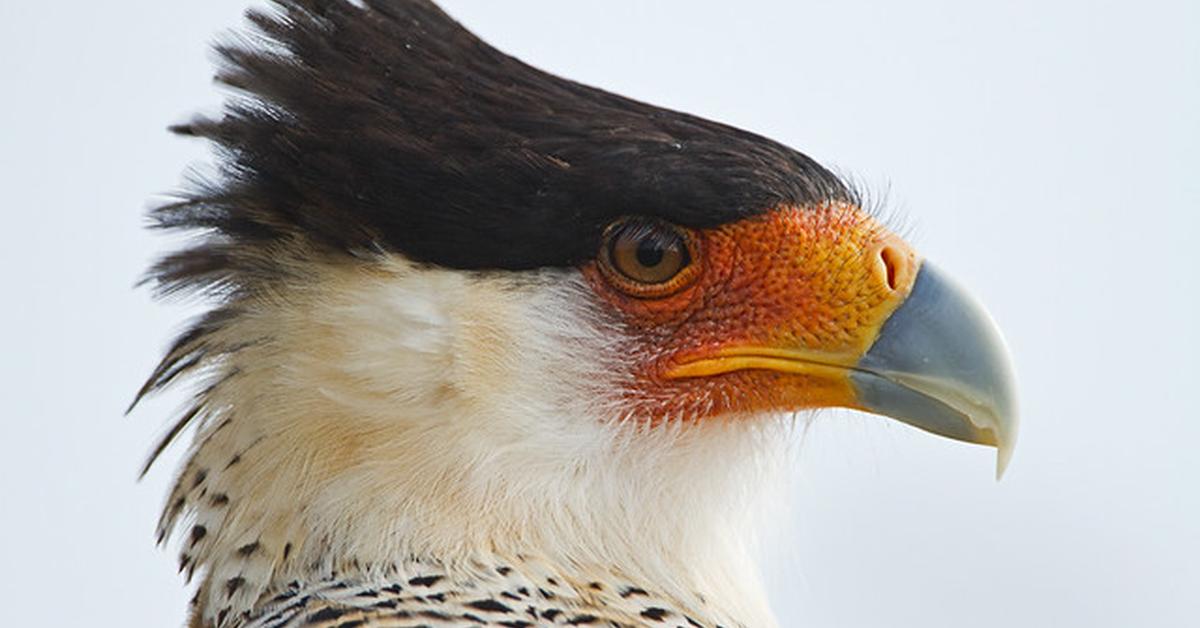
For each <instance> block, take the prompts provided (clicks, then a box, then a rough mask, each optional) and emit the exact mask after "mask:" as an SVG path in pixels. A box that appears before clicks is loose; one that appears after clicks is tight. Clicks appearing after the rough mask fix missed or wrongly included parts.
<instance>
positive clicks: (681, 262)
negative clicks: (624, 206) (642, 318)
mask: <svg viewBox="0 0 1200 628" xmlns="http://www.w3.org/2000/svg"><path fill="white" fill-rule="evenodd" d="M691 244H692V243H691V238H689V237H688V234H687V233H686V232H684V231H683V230H682V229H680V228H678V227H675V226H674V225H670V224H667V223H664V222H661V221H656V220H650V219H647V218H629V219H625V220H621V221H618V222H616V223H614V224H613V225H612V226H610V227H609V228H608V231H606V232H605V236H604V250H603V254H602V255H601V267H602V268H603V269H604V270H605V274H606V275H607V276H608V278H609V280H610V281H612V282H613V283H615V284H616V285H617V287H619V288H621V289H623V290H624V291H625V292H629V293H631V294H633V295H635V296H647V297H653V296H663V295H666V294H669V293H671V292H673V291H675V290H676V289H678V288H680V287H682V286H683V284H684V283H685V282H686V281H687V279H688V278H690V277H691V275H692V273H691V272H688V271H689V270H690V269H692V268H693V266H694V265H693V264H692V246H691Z"/></svg>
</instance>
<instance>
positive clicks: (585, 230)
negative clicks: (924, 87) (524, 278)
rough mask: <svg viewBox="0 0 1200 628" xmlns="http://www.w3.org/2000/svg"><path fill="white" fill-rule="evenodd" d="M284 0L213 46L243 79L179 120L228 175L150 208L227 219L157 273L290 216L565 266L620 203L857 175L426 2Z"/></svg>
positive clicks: (276, 234) (731, 211)
mask: <svg viewBox="0 0 1200 628" xmlns="http://www.w3.org/2000/svg"><path fill="white" fill-rule="evenodd" d="M276 4H277V5H278V11H277V12H275V13H272V14H264V13H251V14H250V20H251V21H252V22H253V24H254V25H255V26H256V28H257V30H258V32H257V34H256V36H255V37H254V38H250V39H246V40H243V41H240V42H237V43H231V44H226V45H223V46H220V47H219V51H220V54H221V57H222V60H223V67H222V69H221V71H220V73H219V76H218V78H219V80H220V81H222V82H224V83H226V84H228V85H230V86H232V87H234V88H236V89H237V90H238V92H239V95H238V96H237V97H235V98H234V99H233V100H232V101H231V102H230V103H229V105H228V106H227V110H226V112H225V115H224V116H223V117H222V118H221V119H219V120H208V119H197V120H194V121H192V122H190V123H188V124H185V125H180V126H177V127H175V130H176V132H178V133H181V134H185V135H190V136H198V137H203V138H207V139H209V140H211V141H213V142H214V143H215V144H216V145H217V146H218V147H219V149H220V153H221V155H222V164H221V167H222V171H221V177H220V180H219V181H217V182H216V183H215V184H213V185H210V186H205V187H204V189H200V190H196V191H195V192H194V193H192V194H190V195H188V196H187V197H186V198H185V199H183V200H182V202H177V203H172V204H170V205H167V206H164V207H162V208H160V209H158V210H157V211H156V212H155V217H156V219H157V221H158V223H159V224H160V225H161V226H164V227H169V228H199V229H206V230H214V231H215V232H216V233H217V234H219V235H220V236H221V237H220V238H218V239H216V240H215V241H213V242H209V243H208V244H207V245H205V246H201V247H199V248H196V249H192V250H190V251H186V252H184V254H183V256H182V257H176V258H172V259H170V260H168V261H167V262H166V263H164V264H161V265H160V266H159V267H158V268H157V269H156V273H157V278H158V279H160V280H161V281H162V282H163V283H165V284H168V285H177V284H179V283H184V284H187V283H189V279H191V280H194V281H196V282H198V283H200V284H203V285H210V284H212V283H223V282H226V281H229V280H230V276H231V275H233V276H236V275H237V274H238V271H239V268H238V267H237V259H235V258H236V255H235V254H231V251H230V249H238V248H240V247H247V246H262V245H263V244H265V243H269V242H271V241H273V240H278V239H283V238H289V237H295V236H296V235H300V236H301V237H303V238H305V239H307V240H309V241H311V242H312V243H315V244H317V245H319V246H323V247H329V248H330V249H332V250H335V251H344V252H354V251H358V250H380V249H382V250H387V251H395V252H399V253H401V254H403V255H405V256H407V257H409V258H411V259H414V260H417V261H421V262H429V263H433V264H438V265H442V266H448V267H453V268H462V269H510V270H521V269H530V268H536V267H541V266H568V265H575V264H579V263H582V262H585V261H587V260H589V259H591V258H593V257H594V255H595V254H596V252H597V249H598V242H599V238H600V234H601V232H602V231H603V229H604V227H605V226H606V225H607V224H608V223H609V222H611V221H612V220H613V219H615V218H617V217H619V216H622V215H629V214H640V215H649V216H656V217H659V218H663V219H666V220H670V221H672V222H676V223H679V224H683V225H688V226H693V227H709V226H714V225H718V224H722V223H725V222H728V221H731V220H734V219H737V218H741V217H745V216H748V215H752V214H754V213H758V212H762V211H766V210H768V209H770V208H773V207H776V206H778V205H781V204H792V205H808V204H813V203H822V202H826V201H828V200H842V199H845V198H846V197H847V196H848V195H849V192H848V190H847V188H846V187H845V186H844V185H843V184H842V182H841V181H840V180H838V178H837V177H835V176H834V175H832V174H831V173H830V172H828V171H827V170H825V169H824V168H822V167H821V166H819V165H818V164H817V163H815V162H814V161H812V160H810V159H809V158H807V157H805V156H804V155H802V154H800V153H798V152H796V151H794V150H791V149H789V148H787V147H785V146H783V145H780V144H778V143H776V142H773V141H770V140H767V139H765V138H762V137H759V136H757V135H754V134H751V133H748V132H745V131H741V130H738V129H734V128H731V127H729V126H726V125H723V124H718V123H715V122H710V121H708V120H703V119H701V118H697V117H694V116H690V115H687V114H682V113H677V112H673V111H668V110H664V109H660V108H657V107H653V106H650V105H647V104H644V103H640V102H636V101H633V100H629V99H627V98H623V97H620V96H617V95H614V94H610V93H607V92H604V91H601V90H598V89H594V88H591V87H587V86H584V85H580V84H578V83H574V82H571V81H568V80H564V79H561V78H558V77H556V76H553V75H550V74H547V73H545V72H542V71H539V70H537V69H535V68H532V67H530V66H528V65H526V64H524V63H522V62H520V61H518V60H516V59H514V58H512V57H509V56H507V55H505V54H503V53H501V52H499V51H497V50H496V49H494V48H492V47H490V46H488V45H487V44H485V43H484V42H482V41H480V40H479V39H478V38H476V37H475V36H474V35H472V34H471V33H469V32H468V31H466V30H465V29H463V28H462V27H461V26H460V25H459V24H458V23H457V22H455V21H454V20H452V19H451V18H450V17H448V16H447V15H446V14H445V13H443V12H442V11H441V10H440V9H438V8H437V7H436V6H435V5H434V4H432V3H431V2H426V1H424V0H374V1H371V2H367V3H366V7H365V8H363V7H359V6H356V5H354V4H352V3H350V2H347V1H345V0H307V1H301V0H276ZM198 256H199V257H205V258H208V259H196V257H198ZM235 279H236V278H235Z"/></svg>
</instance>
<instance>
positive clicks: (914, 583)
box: [0, 0, 1200, 628]
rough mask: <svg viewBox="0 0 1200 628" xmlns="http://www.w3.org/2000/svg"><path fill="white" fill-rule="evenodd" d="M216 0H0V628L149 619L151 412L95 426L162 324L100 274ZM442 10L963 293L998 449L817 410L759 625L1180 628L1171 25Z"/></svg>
mask: <svg viewBox="0 0 1200 628" xmlns="http://www.w3.org/2000/svg"><path fill="white" fill-rule="evenodd" d="M246 1H248V0H204V1H203V2H201V1H199V0H190V1H186V2H184V1H179V0H171V1H169V2H168V1H164V0H136V1H133V0H123V1H120V2H82V1H78V0H77V1H55V2H17V1H15V0H0V70H2V71H0V81H2V83H0V85H2V90H3V91H2V92H0V94H2V97H0V212H2V214H0V239H2V242H3V246H2V247H0V286H2V287H3V293H2V294H3V295H4V296H3V305H2V307H0V333H2V334H3V337H2V338H0V369H2V371H0V386H2V387H3V388H2V389H0V393H2V394H3V403H4V414H3V430H2V432H0V504H2V506H0V513H2V514H0V565H2V567H0V600H2V601H3V607H4V614H3V615H4V619H3V620H2V621H3V623H4V624H5V625H63V626H67V625H92V626H178V625H180V624H181V622H182V621H183V616H184V607H185V602H186V599H187V593H186V592H185V591H184V589H183V587H182V586H181V582H180V579H179V578H178V577H177V576H176V575H175V572H174V569H173V562H174V561H173V557H172V554H170V553H167V552H164V551H161V550H158V549H156V548H155V547H154V543H153V538H152V530H153V526H154V521H155V517H156V515H157V511H158V508H159V506H160V502H161V500H162V499H163V495H164V491H165V485H166V484H167V483H168V481H169V480H170V469H171V468H172V464H173V463H174V458H173V457H172V458H171V459H169V460H167V461H166V464H163V465H161V466H159V467H158V468H157V469H156V470H155V471H154V472H152V473H151V475H150V476H149V477H148V478H147V480H146V481H144V482H142V483H140V484H138V483H136V482H135V479H136V471H137V469H138V467H139V465H140V463H141V462H142V459H143V457H144V456H145V454H146V453H147V451H148V449H149V447H150V445H151V443H152V441H153V440H154V439H155V438H156V437H157V436H158V435H159V434H160V433H161V431H162V429H163V428H164V426H165V423H164V422H165V418H166V414H167V412H168V411H169V410H170V409H171V408H172V407H174V406H175V405H176V404H177V403H179V402H180V398H179V397H173V398H172V397H168V398H163V399H158V400H155V401H154V402H152V403H150V404H147V405H146V406H145V407H144V408H143V409H141V410H139V411H138V412H136V413H135V414H134V415H133V416H132V417H129V418H123V417H122V415H121V413H122V410H123V409H124V405H125V404H127V403H128V402H129V400H130V398H131V396H132V394H133V392H134V390H135V388H136V387H137V385H138V384H139V383H140V381H141V378H142V377H143V376H144V375H146V374H147V372H148V371H149V370H150V368H151V366H152V365H153V364H154V362H155V360H156V358H157V356H158V354H159V352H160V351H161V349H162V348H163V346H164V344H165V342H166V341H167V339H168V337H169V336H170V334H171V332H172V331H173V330H176V329H178V327H179V325H180V324H181V323H182V321H183V318H184V316H185V315H186V314H187V313H188V312H190V311H195V306H194V305H193V306H181V305H175V306H164V305H156V304H153V303H152V302H151V301H150V299H149V297H148V295H147V292H146V291H145V290H137V291H135V290H134V289H133V288H132V284H133V282H134V281H135V279H136V278H137V277H138V275H139V273H140V272H141V270H142V269H143V268H145V266H146V265H147V263H148V262H149V260H151V259H152V257H153V256H154V254H155V253H156V252H157V251H161V250H163V249H164V247H166V246H167V244H168V242H167V240H166V239H165V238H163V237H161V236H152V235H150V234H148V233H146V232H145V231H143V230H142V229H141V226H142V224H143V219H142V214H143V211H144V209H145V208H146V207H147V205H148V203H150V202H151V201H152V199H153V198H154V195H155V194H157V193H161V192H165V191H169V190H171V189H172V188H174V187H175V185H176V184H177V183H178V182H179V181H180V174H181V172H183V170H184V169H185V167H186V166H187V165H189V164H191V163H195V162H197V161H200V160H203V159H205V158H206V151H205V149H204V148H203V146H202V145H198V144H195V143H189V142H187V141H185V140H182V139H175V138H172V137H170V136H169V135H168V134H167V133H166V132H165V130H164V127H165V126H166V125H167V124H169V123H171V122H176V121H180V120H183V119H185V118H186V117H188V116H189V114H191V113H192V112H194V111H197V110H207V111H212V110H214V109H215V108H216V106H217V104H218V103H219V102H220V100H219V98H220V96H219V93H218V92H217V91H216V90H215V89H214V88H213V87H212V85H211V84H210V82H209V76H210V75H211V72H212V70H211V66H210V56H209V54H208V52H207V50H208V45H209V43H210V42H212V41H213V40H214V37H215V36H216V34H218V33H220V32H222V31H223V30H225V29H227V28H229V27H232V26H235V25H239V24H240V23H241V22H240V17H239V15H240V13H241V10H242V9H243V8H244V4H245V2H246ZM445 6H446V8H447V9H448V10H449V11H450V12H451V13H452V14H453V15H455V16H457V17H458V18H459V19H461V20H462V21H464V22H465V23H466V24H467V25H468V26H469V27H471V28H473V29H474V30H476V32H478V33H479V34H481V35H482V36H484V37H485V38H486V39H488V40H490V41H491V42H492V43H494V44H496V45H497V46H499V47H500V48H502V49H504V50H506V51H509V52H511V53H514V54H516V55H518V56H520V57H522V58H524V59H525V60H527V61H529V62H531V63H533V64H535V65H538V66H540V67H543V68H546V69H549V70H551V71H554V72H557V73H561V74H564V75H566V76H569V77H571V78H575V79H578V80H582V81H585V82H589V83H592V84H596V85H599V86H601V87H605V88H609V89H612V90H615V91H617V92H621V93H624V94H628V95H630V96H634V97H637V98H640V99H644V100H649V101H651V102H655V103H657V104H661V105H665V106H670V107H673V108H678V109H683V110H686V111H690V112H694V113H698V114H701V115H704V116H707V117H712V118H715V119H718V120H722V121H725V122H730V123H733V124H735V125H738V126H742V127H745V128H749V129H751V130H754V131H758V132H761V133H764V134H766V135H769V136H772V137H775V138H777V139H779V140H782V141H784V142H785V143H788V144H791V145H793V146H795V147H797V148H799V149H801V150H803V151H805V152H807V153H809V154H810V155H812V156H814V157H815V158H817V159H818V160H821V161H822V162H824V163H826V164H830V165H833V166H835V167H837V168H838V169H839V170H840V171H842V172H846V173H852V174H854V175H855V176H857V177H858V178H859V179H861V180H863V181H865V182H866V183H867V184H868V185H869V186H870V187H871V188H872V189H874V190H876V191H885V190H886V191H888V199H889V205H890V206H891V207H892V208H894V209H896V210H898V211H900V212H901V213H902V214H903V216H904V221H905V223H906V224H907V225H909V226H910V227H912V232H913V234H914V235H913V239H914V240H915V242H916V244H917V245H918V247H919V248H920V249H921V250H922V251H923V252H924V253H925V254H926V255H927V256H928V257H930V258H932V259H935V260H937V261H938V262H939V263H940V265H941V266H942V267H943V268H945V269H948V270H950V271H951V272H952V273H953V274H956V275H957V276H958V277H959V278H960V279H962V280H963V281H964V282H965V283H967V284H968V285H970V286H972V287H973V288H974V290H975V291H976V292H977V294H978V295H979V296H980V297H981V298H982V299H983V301H984V302H985V303H987V304H988V306H989V307H990V309H991V311H992V312H993V314H994V315H995V317H996V318H997V320H998V321H999V322H1000V324H1001V326H1002V327H1003V328H1004V330H1005V332H1006V334H1007V336H1008V339H1009V341H1010V343H1011V346H1012V350H1013V352H1014V355H1015V358H1016V362H1017V366H1018V369H1019V375H1020V382H1021V393H1022V400H1021V405H1022V409H1023V425H1022V433H1021V440H1020V445H1019V447H1018V448H1017V452H1016V457H1015V458H1014V460H1013V464H1012V467H1011V468H1010V470H1009V474H1008V477H1007V478H1006V479H1005V480H1004V481H1003V482H1002V483H999V484H997V483H995V482H994V481H993V480H992V465H993V458H992V456H991V455H990V453H989V452H988V451H986V450H984V449H982V448H977V447H972V446H969V445H961V444H958V443H953V442H950V441H946V440H942V439H937V438H934V437H932V436H929V435H927V434H924V433H921V432H917V431H915V430H912V429H909V428H907V427H904V426H902V425H900V424H897V423H894V422H889V421H885V420H882V419H876V418H872V417H866V416H858V415H849V414H834V413H830V414H827V415H825V416H824V417H823V418H822V419H820V420H819V421H818V422H817V423H816V424H815V426H814V427H813V428H812V429H811V430H810V431H809V432H808V435H807V438H806V440H805V441H804V443H803V445H802V456H801V462H800V465H799V468H798V469H797V481H796V485H795V488H794V493H795V497H796V504H795V507H794V509H793V510H794V513H795V514H794V515H793V517H792V519H793V520H790V521H782V522H777V523H779V524H780V525H779V528H781V529H782V530H784V531H785V533H783V534H781V535H780V538H779V539H778V540H776V541H774V542H773V543H772V546H771V548H770V552H769V555H770V560H768V561H767V573H768V577H769V580H770V583H771V588H772V592H773V596H774V602H775V605H776V607H777V609H778V612H779V614H780V616H781V619H782V623H783V625H784V626H830V627H856V626H870V627H875V626H913V627H920V628H934V627H943V626H944V627H960V626H997V627H999V626H1005V627H1008V626H1021V627H1039V626H1088V627H1093V628H1099V627H1108V626H1112V627H1118V626H1184V625H1197V623H1196V622H1197V621H1200V620H1198V619H1197V617H1198V616H1200V455H1198V454H1197V452H1196V448H1197V445H1198V443H1200V411H1198V410H1200V408H1198V406H1200V403H1198V401H1197V400H1198V398H1200V393H1198V392H1197V386H1200V382H1197V381H1196V380H1197V375H1200V369H1198V368H1197V350H1198V349H1200V346H1198V345H1200V343H1198V342H1197V331H1196V325H1197V322H1196V319H1197V312H1196V310H1197V306H1198V305H1200V290H1198V285H1197V281H1196V279H1195V272H1196V271H1195V268H1196V266H1197V256H1198V255H1200V252H1198V251H1197V246H1196V238H1197V237H1198V235H1200V229H1198V227H1200V218H1198V217H1197V215H1198V212H1200V178H1198V177H1197V169H1198V167H1200V43H1198V42H1200V3H1196V2H1186V1H1181V2H1176V3H1172V2H1166V1H1147V2H1136V3H1135V2H1104V1H1100V2H1082V1H1081V2H1069V1H1056V2H1033V1H1025V2H961V1H955V0H946V1H944V2H904V3H902V2H889V1H885V0H878V1H876V2H867V1H852V2H846V1H837V2H834V1H826V0H804V1H798V2H768V1H766V0H741V1H739V2H728V1H721V2H716V1H712V2H699V1H697V0H672V1H661V2H653V3H650V2H634V1H632V0H620V1H617V0H608V1H605V2H587V3H584V2H561V1H554V0H539V1H520V2H516V1H509V2H494V1H488V0H446V2H445Z"/></svg>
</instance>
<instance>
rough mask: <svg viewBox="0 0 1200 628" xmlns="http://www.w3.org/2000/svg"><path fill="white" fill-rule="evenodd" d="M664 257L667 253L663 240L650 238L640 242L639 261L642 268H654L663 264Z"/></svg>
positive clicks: (638, 249)
mask: <svg viewBox="0 0 1200 628" xmlns="http://www.w3.org/2000/svg"><path fill="white" fill-rule="evenodd" d="M664 255H666V251H665V250H664V247H663V242H662V240H661V238H656V237H654V236H650V237H647V238H642V241H641V242H638V248H637V261H638V263H639V264H641V265H642V266H645V267H646V268H654V267H655V266H658V265H659V264H661V263H662V261H663V256H664Z"/></svg>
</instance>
